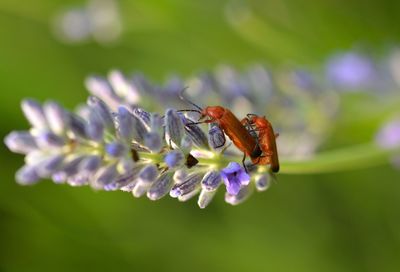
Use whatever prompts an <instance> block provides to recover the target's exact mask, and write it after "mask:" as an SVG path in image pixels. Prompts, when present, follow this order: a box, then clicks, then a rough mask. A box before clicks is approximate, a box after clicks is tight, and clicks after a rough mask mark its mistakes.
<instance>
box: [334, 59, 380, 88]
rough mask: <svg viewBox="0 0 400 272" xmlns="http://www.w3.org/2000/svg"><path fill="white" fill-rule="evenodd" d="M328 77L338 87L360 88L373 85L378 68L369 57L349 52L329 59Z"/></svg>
mask: <svg viewBox="0 0 400 272" xmlns="http://www.w3.org/2000/svg"><path fill="white" fill-rule="evenodd" d="M326 77H327V79H328V80H329V81H330V82H331V83H332V84H333V85H335V86H337V87H341V88H349V89H358V88H362V87H368V86H370V85H371V83H372V81H373V80H374V78H375V77H376V70H375V67H374V64H373V63H372V61H371V60H370V59H369V58H367V57H365V56H363V55H360V54H358V53H352V52H349V53H344V54H339V55H336V56H334V57H332V58H331V59H330V60H329V61H328V63H327V66H326Z"/></svg>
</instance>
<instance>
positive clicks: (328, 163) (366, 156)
mask: <svg viewBox="0 0 400 272" xmlns="http://www.w3.org/2000/svg"><path fill="white" fill-rule="evenodd" d="M399 152H400V148H396V149H382V148H380V147H379V146H377V145H376V144H374V143H366V144H361V145H357V146H351V147H346V148H342V149H337V150H332V151H326V152H323V153H320V154H317V155H314V156H313V157H311V158H309V159H301V160H291V159H282V160H281V162H280V169H281V170H280V172H279V173H280V174H322V173H333V172H343V171H349V170H358V169H365V168H369V167H374V166H379V165H383V164H387V163H388V161H389V159H390V157H391V156H393V155H395V154H396V153H397V154H398V153H399ZM140 156H141V157H142V158H146V159H151V160H155V161H162V155H161V154H150V153H141V154H140ZM198 160H199V163H200V164H203V165H204V164H209V165H215V166H216V167H218V168H223V167H225V166H226V165H228V163H229V162H232V161H236V162H239V163H240V162H241V158H240V157H228V156H222V155H221V156H215V157H214V158H198Z"/></svg>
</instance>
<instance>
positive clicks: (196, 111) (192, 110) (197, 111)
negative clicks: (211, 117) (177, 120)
mask: <svg viewBox="0 0 400 272" xmlns="http://www.w3.org/2000/svg"><path fill="white" fill-rule="evenodd" d="M177 112H197V113H199V114H201V111H199V110H177Z"/></svg>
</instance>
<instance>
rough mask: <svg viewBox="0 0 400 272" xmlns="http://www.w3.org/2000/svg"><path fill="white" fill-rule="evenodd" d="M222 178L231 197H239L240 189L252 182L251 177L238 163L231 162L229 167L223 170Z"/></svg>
mask: <svg viewBox="0 0 400 272" xmlns="http://www.w3.org/2000/svg"><path fill="white" fill-rule="evenodd" d="M221 177H222V179H223V180H224V183H225V186H226V190H227V191H228V193H229V194H231V195H237V194H238V193H239V191H240V189H241V188H242V187H243V186H246V185H248V184H249V182H250V176H249V175H248V174H247V173H246V171H245V170H244V169H243V167H241V166H240V164H238V163H237V162H230V163H229V164H228V167H226V168H224V169H222V171H221Z"/></svg>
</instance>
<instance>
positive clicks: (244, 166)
mask: <svg viewBox="0 0 400 272" xmlns="http://www.w3.org/2000/svg"><path fill="white" fill-rule="evenodd" d="M245 160H246V153H243V159H242V165H243V168H244V171H246V173H249V171H247V166H246V164H245V163H244V161H245Z"/></svg>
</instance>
